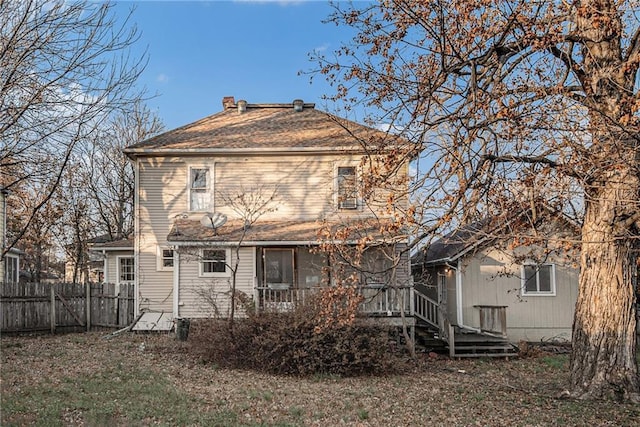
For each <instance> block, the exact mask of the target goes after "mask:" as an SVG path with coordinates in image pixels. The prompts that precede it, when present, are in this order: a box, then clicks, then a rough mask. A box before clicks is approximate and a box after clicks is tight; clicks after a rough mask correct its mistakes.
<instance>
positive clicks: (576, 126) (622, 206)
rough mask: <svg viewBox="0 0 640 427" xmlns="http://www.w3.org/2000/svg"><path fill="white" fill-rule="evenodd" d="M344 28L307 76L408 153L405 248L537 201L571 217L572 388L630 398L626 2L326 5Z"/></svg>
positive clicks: (635, 182)
mask: <svg viewBox="0 0 640 427" xmlns="http://www.w3.org/2000/svg"><path fill="white" fill-rule="evenodd" d="M334 7H335V9H334V13H333V14H332V16H331V17H330V18H329V21H331V22H334V23H336V24H339V25H348V26H351V27H353V28H354V29H355V30H357V34H356V36H355V37H354V39H353V42H352V43H351V44H345V45H344V46H343V47H342V48H341V49H339V50H338V51H337V52H336V54H335V55H334V56H333V57H330V56H323V55H320V56H316V59H317V60H318V64H319V69H318V70H317V72H319V73H321V74H324V75H326V77H327V78H328V79H329V80H330V81H331V82H332V83H334V84H335V85H336V87H337V92H336V95H335V96H333V97H332V99H333V100H336V101H337V100H340V101H343V102H344V103H345V104H346V105H363V106H366V107H368V108H371V110H372V111H374V112H375V111H378V112H380V114H373V113H372V117H371V119H372V122H374V123H377V124H380V123H386V124H387V125H388V128H389V129H391V131H392V132H398V133H402V134H403V135H404V136H405V137H406V138H407V139H408V140H410V141H411V142H412V144H408V145H407V148H406V150H405V152H404V153H403V152H400V151H399V152H398V153H397V161H398V162H400V161H404V160H406V158H407V156H408V155H409V153H413V152H414V150H416V149H418V150H419V151H420V152H421V157H420V159H419V161H418V162H417V163H416V164H417V168H418V172H419V173H418V176H417V179H416V182H415V187H414V188H413V190H414V198H413V200H414V202H415V203H416V205H417V214H418V215H419V216H420V218H421V224H420V225H421V227H420V229H419V230H418V232H417V233H416V234H417V237H418V238H417V239H416V241H415V243H414V244H416V245H417V244H420V242H421V241H424V240H427V239H429V238H430V237H431V236H434V235H436V234H437V233H438V232H441V231H442V230H443V229H444V228H450V227H455V226H456V225H457V224H460V223H463V222H465V221H467V220H468V219H472V218H473V217H474V215H476V214H477V213H478V212H481V213H482V214H484V215H496V216H504V215H505V214H507V213H508V212H509V211H512V210H514V209H515V208H516V207H517V206H530V205H531V201H534V200H536V201H544V203H546V204H547V205H549V206H554V207H555V208H557V209H559V210H564V211H565V212H569V211H572V210H573V211H575V212H576V213H577V214H578V215H580V216H583V218H584V219H583V221H582V230H581V232H582V242H581V262H580V277H579V296H578V302H577V305H576V310H575V320H574V327H573V356H572V359H571V387H572V394H573V395H574V396H576V397H580V398H599V397H603V396H616V397H619V398H621V399H627V400H633V401H640V380H639V379H638V366H637V360H636V339H637V338H636V313H635V304H636V302H635V296H634V288H633V283H632V278H633V277H635V275H636V268H637V264H636V255H635V254H636V253H637V252H636V250H637V246H638V244H637V242H638V236H639V233H638V231H639V229H640V170H639V169H638V166H639V164H640V150H639V149H638V148H639V146H640V138H639V137H638V135H640V114H639V109H640V102H639V101H638V100H639V90H640V89H639V86H638V81H639V78H640V76H639V75H638V69H639V64H640V27H639V25H638V15H637V11H638V10H639V5H638V3H637V2H635V1H633V0H632V1H620V2H612V1H594V0H593V1H592V0H581V1H580V0H579V1H571V2H555V1H537V2H529V1H517V0H513V1H510V0H509V1H502V2H495V3H493V2H477V1H471V0H452V1H446V2H445V1H440V0H435V1H429V2H408V1H403V0H398V1H388V2H381V3H379V4H366V5H358V4H356V5H353V4H350V5H345V4H344V3H335V4H334Z"/></svg>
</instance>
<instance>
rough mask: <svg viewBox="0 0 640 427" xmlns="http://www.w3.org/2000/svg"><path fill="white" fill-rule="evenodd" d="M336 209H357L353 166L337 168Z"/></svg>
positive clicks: (356, 185)
mask: <svg viewBox="0 0 640 427" xmlns="http://www.w3.org/2000/svg"><path fill="white" fill-rule="evenodd" d="M337 198H338V209H358V181H357V174H356V167H355V166H339V167H338V176H337Z"/></svg>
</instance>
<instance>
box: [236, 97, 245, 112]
mask: <svg viewBox="0 0 640 427" xmlns="http://www.w3.org/2000/svg"><path fill="white" fill-rule="evenodd" d="M245 111H247V101H245V100H244V99H241V100H240V101H238V113H240V114H242V113H244V112H245Z"/></svg>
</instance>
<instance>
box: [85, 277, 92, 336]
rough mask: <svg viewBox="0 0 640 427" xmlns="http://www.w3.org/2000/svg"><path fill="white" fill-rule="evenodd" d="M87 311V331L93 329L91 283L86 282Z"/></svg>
mask: <svg viewBox="0 0 640 427" xmlns="http://www.w3.org/2000/svg"><path fill="white" fill-rule="evenodd" d="M84 286H85V288H84V298H85V311H86V318H87V332H89V331H90V330H91V283H89V282H86V283H85V284H84Z"/></svg>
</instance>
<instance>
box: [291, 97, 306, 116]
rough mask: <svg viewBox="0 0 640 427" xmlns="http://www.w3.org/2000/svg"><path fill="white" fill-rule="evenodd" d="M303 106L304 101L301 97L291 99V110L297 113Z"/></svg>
mask: <svg viewBox="0 0 640 427" xmlns="http://www.w3.org/2000/svg"><path fill="white" fill-rule="evenodd" d="M303 108H304V101H303V100H302V99H294V100H293V111H295V112H296V113H299V112H300V111H302V109H303Z"/></svg>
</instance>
